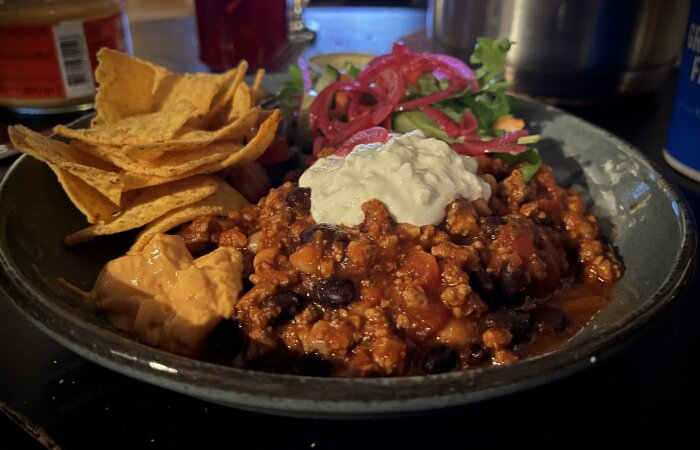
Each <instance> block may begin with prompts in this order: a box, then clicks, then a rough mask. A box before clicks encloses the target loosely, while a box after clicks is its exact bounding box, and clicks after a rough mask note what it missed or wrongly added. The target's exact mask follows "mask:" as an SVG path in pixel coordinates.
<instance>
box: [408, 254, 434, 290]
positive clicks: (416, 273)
mask: <svg viewBox="0 0 700 450" xmlns="http://www.w3.org/2000/svg"><path fill="white" fill-rule="evenodd" d="M403 269H404V270H405V271H406V272H407V273H408V274H409V275H410V276H411V277H413V278H414V279H415V280H417V281H418V283H420V285H421V286H422V287H423V288H424V289H425V290H426V291H430V292H432V293H434V292H437V291H438V289H439V288H440V268H439V267H438V264H437V260H436V259H435V257H434V256H433V255H431V254H430V253H427V252H424V251H422V250H415V251H412V252H410V253H409V254H408V256H407V257H406V260H405V261H404V263H403Z"/></svg>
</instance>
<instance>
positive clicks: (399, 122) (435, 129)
mask: <svg viewBox="0 0 700 450" xmlns="http://www.w3.org/2000/svg"><path fill="white" fill-rule="evenodd" d="M392 126H393V128H394V131H395V132H397V133H408V132H410V131H413V130H421V131H422V132H423V133H424V134H425V135H426V136H427V137H434V138H436V139H440V140H441V141H445V142H447V143H448V144H454V143H455V142H461V141H462V140H463V138H462V139H452V138H450V137H449V136H448V135H447V133H445V132H444V131H442V129H441V128H440V126H439V125H438V124H437V123H436V122H435V121H434V120H433V119H431V118H430V117H428V115H427V114H426V113H424V112H423V111H402V112H399V113H395V114H394V117H393V119H392Z"/></svg>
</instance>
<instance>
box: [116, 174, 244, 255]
mask: <svg viewBox="0 0 700 450" xmlns="http://www.w3.org/2000/svg"><path fill="white" fill-rule="evenodd" d="M217 183H218V185H219V187H218V188H217V189H216V192H215V193H214V194H213V195H211V196H209V197H207V198H205V199H204V200H200V201H199V202H197V203H193V204H191V205H189V206H183V207H182V208H178V209H174V210H172V211H170V212H168V213H166V214H164V215H162V216H161V217H159V218H158V219H156V220H155V221H153V222H151V223H150V224H149V225H148V226H146V227H145V228H144V229H143V230H141V232H140V233H139V234H138V236H136V240H135V241H134V244H133V245H132V246H131V248H130V249H129V253H134V252H139V251H141V250H143V248H144V247H145V246H146V244H148V243H149V242H150V241H151V239H153V237H155V235H157V234H159V233H165V232H167V231H170V230H172V229H173V228H175V227H177V226H180V225H182V224H183V223H187V222H190V221H192V220H194V219H196V218H197V217H200V216H225V215H227V214H228V213H229V211H236V210H239V209H243V208H245V207H246V206H248V201H247V200H246V199H245V197H243V196H242V195H241V194H240V193H239V192H238V191H237V190H235V189H234V188H232V187H231V186H230V185H229V184H228V183H226V182H225V181H223V180H221V179H218V180H217Z"/></svg>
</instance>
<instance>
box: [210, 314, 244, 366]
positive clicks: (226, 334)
mask: <svg viewBox="0 0 700 450" xmlns="http://www.w3.org/2000/svg"><path fill="white" fill-rule="evenodd" d="M207 342H208V344H209V347H210V348H211V349H213V350H214V351H216V352H217V353H219V354H221V355H223V356H228V357H231V358H233V357H235V356H236V355H238V354H239V353H240V352H241V350H242V349H243V345H244V344H245V336H244V334H243V330H242V329H241V327H240V325H239V324H238V322H236V321H235V320H222V321H221V322H219V323H218V324H217V325H216V326H215V327H214V329H213V330H211V332H210V333H209V336H207Z"/></svg>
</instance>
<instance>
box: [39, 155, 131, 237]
mask: <svg viewBox="0 0 700 450" xmlns="http://www.w3.org/2000/svg"><path fill="white" fill-rule="evenodd" d="M48 166H49V167H50V168H51V170H53V172H54V173H55V174H56V177H58V182H59V183H61V186H63V190H64V191H65V192H66V195H67V196H68V198H69V199H70V201H71V202H72V203H73V204H74V205H75V207H76V208H78V209H79V210H80V212H81V213H83V214H84V215H85V218H86V219H87V221H88V222H89V223H98V222H105V221H107V220H109V219H110V218H111V216H112V214H114V212H116V211H117V210H118V209H119V205H115V204H114V203H112V202H111V201H110V200H109V199H107V197H105V196H104V195H102V194H100V193H99V192H98V191H97V190H96V189H95V188H93V187H92V186H90V185H89V184H87V183H86V182H85V181H83V180H81V179H80V178H78V177H76V176H75V175H73V174H72V173H70V172H68V171H67V170H65V169H61V168H60V167H58V166H56V165H54V164H51V163H49V164H48Z"/></svg>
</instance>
